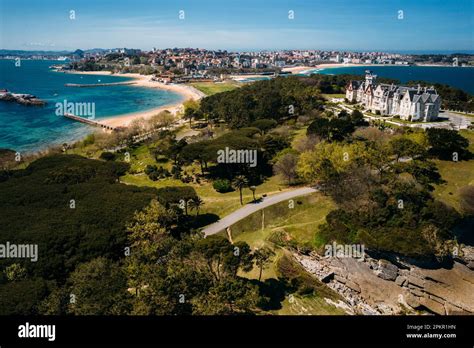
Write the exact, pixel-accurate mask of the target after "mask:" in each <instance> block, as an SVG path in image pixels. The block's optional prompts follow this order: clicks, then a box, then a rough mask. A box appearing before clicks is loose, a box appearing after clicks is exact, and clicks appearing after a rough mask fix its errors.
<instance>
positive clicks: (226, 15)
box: [0, 0, 474, 51]
mask: <svg viewBox="0 0 474 348" xmlns="http://www.w3.org/2000/svg"><path fill="white" fill-rule="evenodd" d="M473 3H474V0H324V1H320V0H285V1H283V0H219V1H218V0H168V1H163V0H127V1H125V0H0V28H1V32H0V48H5V49H23V50H63V49H66V50H74V49H76V48H81V49H88V48H97V47H101V48H114V47H129V48H141V49H151V48H152V47H160V48H164V47H202V48H210V49H285V48H286V49H347V50H361V51H362V50H364V51H367V50H390V51H402V50H403V51H415V50H422V51H431V50H439V51H447V50H450V51H452V50H474V29H473V27H474V20H473V16H474V14H473V13H474V8H473V6H474V5H473ZM71 10H74V11H75V14H76V19H75V20H71V19H69V14H70V11H71ZM180 10H183V11H184V15H185V19H184V20H181V19H179V16H178V15H179V11H180ZM290 10H292V11H294V19H292V20H290V19H289V18H288V14H289V11H290ZM399 10H402V11H403V17H404V18H403V19H398V18H397V17H398V11H399Z"/></svg>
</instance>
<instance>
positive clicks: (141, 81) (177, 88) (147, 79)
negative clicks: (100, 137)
mask: <svg viewBox="0 0 474 348" xmlns="http://www.w3.org/2000/svg"><path fill="white" fill-rule="evenodd" d="M68 73H69V74H83V75H112V74H111V73H110V72H106V71H71V72H68ZM113 75H114V76H121V77H129V78H133V79H134V80H135V84H134V85H135V86H140V87H149V88H159V89H163V90H168V91H173V92H176V93H178V94H180V95H181V96H182V97H183V98H182V100H181V101H180V102H179V103H176V104H170V105H163V106H160V107H158V108H154V109H150V110H145V111H139V112H134V113H130V114H125V115H117V116H111V117H108V118H106V119H102V120H100V122H101V123H103V124H106V125H108V126H112V127H127V126H128V125H129V124H130V123H131V122H132V121H133V120H135V119H138V118H144V119H147V118H149V117H151V116H153V115H156V114H158V113H160V112H161V111H165V110H168V111H169V112H171V113H172V114H177V113H178V112H181V111H182V110H183V102H184V101H186V100H189V99H194V100H199V99H201V98H202V97H204V96H205V95H204V93H202V92H201V91H199V90H197V89H196V88H194V87H192V86H188V85H184V84H164V83H161V82H157V81H151V77H152V76H151V75H140V74H133V73H127V74H113Z"/></svg>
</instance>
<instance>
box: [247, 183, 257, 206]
mask: <svg viewBox="0 0 474 348" xmlns="http://www.w3.org/2000/svg"><path fill="white" fill-rule="evenodd" d="M249 189H250V191H252V195H253V201H254V202H255V201H257V199H256V198H255V191H256V190H257V187H256V186H254V185H252V186H249Z"/></svg>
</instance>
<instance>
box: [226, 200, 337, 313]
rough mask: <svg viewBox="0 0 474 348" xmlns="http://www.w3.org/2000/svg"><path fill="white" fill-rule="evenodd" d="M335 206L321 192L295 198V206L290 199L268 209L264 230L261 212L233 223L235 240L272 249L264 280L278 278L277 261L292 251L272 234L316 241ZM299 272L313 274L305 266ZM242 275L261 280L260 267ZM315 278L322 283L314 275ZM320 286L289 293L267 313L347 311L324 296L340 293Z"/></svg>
mask: <svg viewBox="0 0 474 348" xmlns="http://www.w3.org/2000/svg"><path fill="white" fill-rule="evenodd" d="M298 202H299V203H300V204H298ZM332 208H333V203H332V202H331V201H330V199H329V198H327V197H325V196H323V195H322V194H320V193H314V194H311V195H308V196H304V197H302V198H300V199H295V206H294V208H292V209H290V208H289V206H288V202H281V203H278V204H275V205H273V206H272V207H268V208H266V209H265V221H267V223H268V224H267V225H266V226H265V227H264V228H263V229H262V228H261V226H262V219H261V216H262V213H261V211H259V212H256V213H254V214H252V215H251V216H249V217H248V218H246V219H244V220H242V221H241V222H239V223H238V224H236V225H234V226H232V234H233V235H234V234H235V236H234V237H233V240H234V242H237V241H245V242H246V243H248V244H249V245H250V247H251V248H252V249H255V248H262V247H264V246H267V247H270V248H272V249H273V251H274V252H275V256H274V257H273V259H272V262H271V263H270V264H269V265H267V267H265V268H264V269H263V272H262V281H264V280H267V279H271V278H273V279H277V278H278V277H279V271H278V264H279V262H281V260H282V258H283V257H289V252H288V251H287V250H286V249H284V248H281V247H278V246H275V245H274V244H273V243H272V242H271V241H270V240H269V237H270V236H271V234H272V233H274V232H275V231H278V230H283V231H285V232H286V233H287V234H288V235H289V236H290V237H291V238H292V239H295V240H296V241H297V242H298V243H313V241H314V240H315V236H316V234H317V230H318V226H319V225H320V224H321V223H322V222H323V221H324V218H325V217H326V215H327V213H328V212H329V211H330V210H331V209H332ZM237 225H239V226H237ZM242 230H243V231H242ZM300 272H303V273H304V274H305V275H304V276H305V277H312V276H311V275H309V274H308V273H306V272H305V271H304V270H302V269H300ZM241 276H244V277H247V278H250V279H258V276H259V269H258V268H256V267H255V268H254V269H253V270H252V271H251V272H248V273H242V274H241ZM312 281H315V282H316V283H317V284H320V283H319V281H318V280H316V279H315V278H314V279H313V280H312ZM320 286H321V288H320V289H319V290H318V291H316V292H315V293H313V294H311V295H299V294H297V293H291V294H287V295H286V296H285V299H284V300H283V301H282V302H281V308H280V309H277V310H271V311H269V312H268V313H269V314H275V315H329V314H344V312H343V311H342V310H340V309H338V308H336V307H334V306H332V305H329V304H328V303H327V302H326V301H325V300H324V298H325V297H328V298H332V299H333V300H334V299H335V298H336V299H337V295H335V294H334V293H333V292H332V291H331V290H330V289H328V288H326V287H325V286H323V285H322V284H320Z"/></svg>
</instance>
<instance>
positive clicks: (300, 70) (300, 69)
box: [282, 63, 381, 74]
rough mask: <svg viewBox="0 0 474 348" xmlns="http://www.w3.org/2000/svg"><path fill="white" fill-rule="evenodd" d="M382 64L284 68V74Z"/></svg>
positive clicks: (331, 64)
mask: <svg viewBox="0 0 474 348" xmlns="http://www.w3.org/2000/svg"><path fill="white" fill-rule="evenodd" d="M380 65H381V64H353V63H346V64H344V63H340V64H338V63H324V64H318V65H316V66H295V67H290V68H283V69H282V71H284V72H291V73H292V74H304V73H306V72H308V71H311V70H316V69H328V68H347V67H351V66H380Z"/></svg>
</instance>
